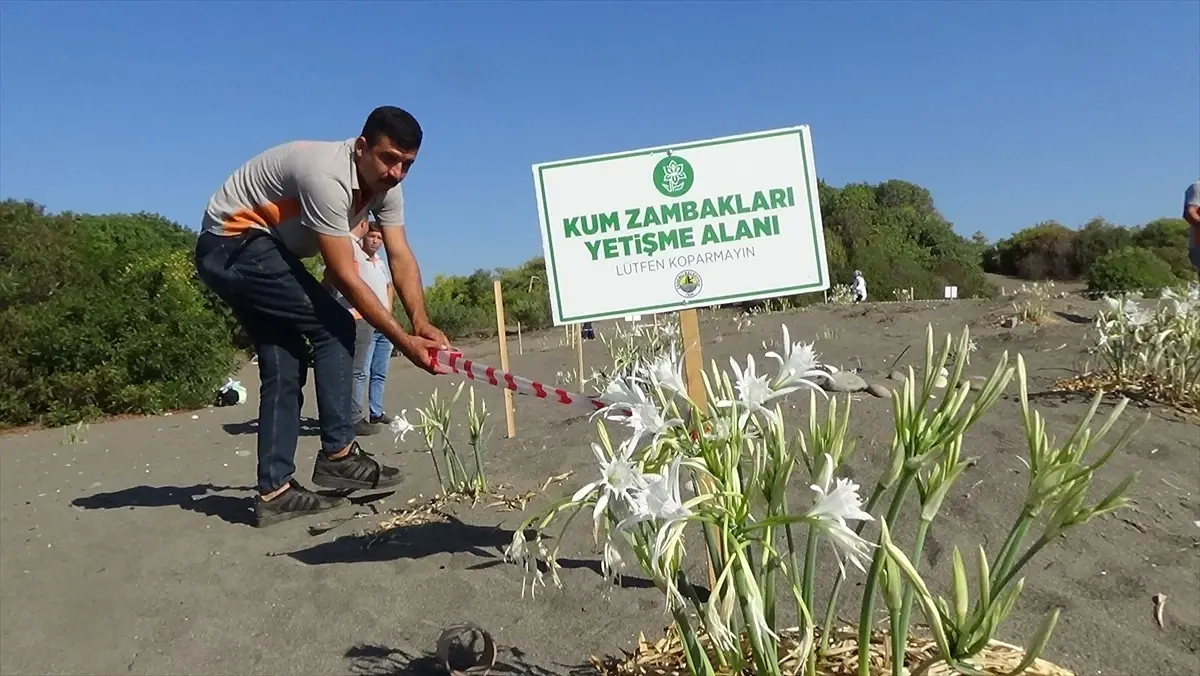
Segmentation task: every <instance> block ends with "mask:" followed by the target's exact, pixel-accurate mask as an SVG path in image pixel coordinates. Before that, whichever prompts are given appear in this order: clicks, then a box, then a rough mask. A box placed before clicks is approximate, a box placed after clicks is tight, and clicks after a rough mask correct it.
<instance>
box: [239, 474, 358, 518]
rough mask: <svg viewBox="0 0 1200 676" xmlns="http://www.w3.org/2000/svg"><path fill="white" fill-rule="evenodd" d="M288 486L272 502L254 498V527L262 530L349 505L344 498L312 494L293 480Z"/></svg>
mask: <svg viewBox="0 0 1200 676" xmlns="http://www.w3.org/2000/svg"><path fill="white" fill-rule="evenodd" d="M288 485H289V486H291V488H289V489H287V490H286V491H284V492H283V493H282V494H280V495H278V496H276V497H275V499H274V500H263V499H262V496H259V497H257V498H255V500H254V516H255V525H256V526H258V527H259V528H263V527H264V526H270V525H272V524H276V523H279V522H280V521H287V520H288V519H294V518H296V517H298V516H307V515H309V514H317V513H319V512H324V511H327V510H330V509H336V508H338V507H344V506H345V505H348V504H350V501H349V500H347V499H345V498H330V497H326V496H324V495H319V494H317V493H314V492H312V491H310V490H308V489H307V488H305V487H304V486H301V485H300V484H298V483H296V480H295V479H293V480H291V481H289V482H288Z"/></svg>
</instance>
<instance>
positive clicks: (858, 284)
mask: <svg viewBox="0 0 1200 676" xmlns="http://www.w3.org/2000/svg"><path fill="white" fill-rule="evenodd" d="M850 292H851V293H853V294H854V302H855V303H861V302H863V301H865V300H866V299H867V280H865V279H863V274H862V270H855V271H854V283H853V284H851V285H850Z"/></svg>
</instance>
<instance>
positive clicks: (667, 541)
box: [617, 455, 694, 570]
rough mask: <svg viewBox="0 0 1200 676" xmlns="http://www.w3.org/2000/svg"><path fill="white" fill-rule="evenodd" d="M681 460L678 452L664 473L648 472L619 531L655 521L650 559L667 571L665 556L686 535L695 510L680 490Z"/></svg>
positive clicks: (619, 525)
mask: <svg viewBox="0 0 1200 676" xmlns="http://www.w3.org/2000/svg"><path fill="white" fill-rule="evenodd" d="M682 462H683V456H681V455H677V456H675V458H674V459H672V460H671V462H670V463H669V464H668V465H667V466H666V467H665V468H663V470H662V471H661V472H658V473H655V474H647V475H645V483H644V485H643V486H642V487H641V488H640V489H638V490H637V491H635V493H634V501H633V504H632V506H633V510H632V512H631V513H630V515H629V516H627V517H626V518H625V519H623V520H622V521H621V522H620V523H619V524H617V530H618V531H625V530H628V529H629V528H631V527H632V526H633V525H635V524H637V523H641V522H643V521H654V522H656V524H657V526H658V534H657V536H656V537H655V539H654V549H653V551H652V554H651V559H652V561H653V562H654V565H655V567H656V568H658V569H659V570H665V565H664V564H665V563H666V561H665V559H666V555H667V554H668V553H670V552H673V551H674V549H675V545H677V544H678V543H679V541H680V538H681V537H682V535H683V526H684V525H686V523H687V520H688V519H689V518H691V516H692V514H693V513H694V512H693V511H692V509H691V507H689V506H688V505H686V504H684V502H683V498H682V497H681V496H680V492H679V467H680V464H681V463H682Z"/></svg>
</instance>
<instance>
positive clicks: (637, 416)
mask: <svg viewBox="0 0 1200 676" xmlns="http://www.w3.org/2000/svg"><path fill="white" fill-rule="evenodd" d="M622 422H624V423H625V426H626V427H629V428H631V429H632V430H633V437H632V438H631V439H630V440H629V441H630V442H632V444H633V445H634V446H636V445H637V442H638V441H640V440H641V439H642V437H650V438H651V439H658V437H659V436H661V435H662V434H663V433H664V432H666V431H667V430H669V429H670V428H672V427H682V426H683V421H682V420H680V419H679V418H671V419H667V418H665V417H663V414H662V411H660V410H658V407H657V406H655V405H654V404H653V403H652V402H649V401H645V402H643V403H640V404H637V405H636V406H634V407H633V408H632V410H631V411H630V414H629V417H627V418H624V419H623V420H622Z"/></svg>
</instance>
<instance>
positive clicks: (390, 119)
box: [362, 106, 424, 150]
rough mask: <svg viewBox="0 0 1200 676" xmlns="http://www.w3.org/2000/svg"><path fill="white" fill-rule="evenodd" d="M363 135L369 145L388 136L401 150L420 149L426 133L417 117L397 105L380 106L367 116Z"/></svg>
mask: <svg viewBox="0 0 1200 676" xmlns="http://www.w3.org/2000/svg"><path fill="white" fill-rule="evenodd" d="M362 136H363V138H365V139H367V145H369V146H374V145H375V144H376V143H379V141H380V139H382V138H384V137H387V139H388V140H389V141H391V142H392V145H394V146H396V147H397V148H398V149H400V150H420V149H421V139H422V138H424V133H423V132H422V131H421V125H420V124H418V123H417V118H415V117H413V116H412V114H411V113H409V112H408V111H407V110H404V109H403V108H397V107H396V106H379V107H378V108H376V109H375V110H372V111H371V114H370V115H368V116H367V123H366V124H364V125H363V130H362Z"/></svg>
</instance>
